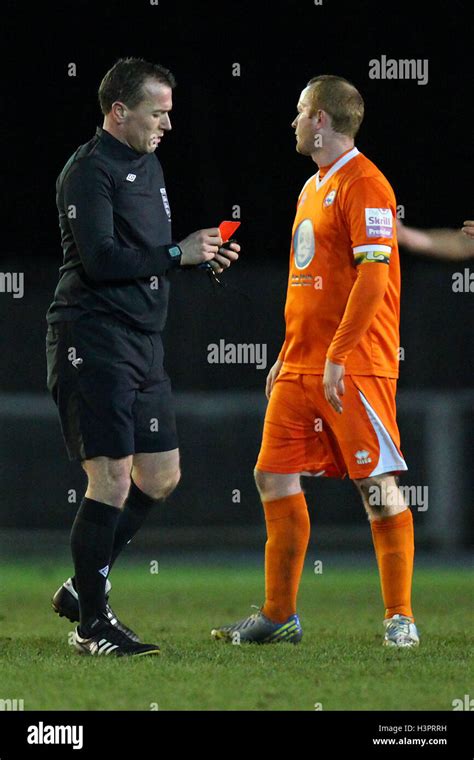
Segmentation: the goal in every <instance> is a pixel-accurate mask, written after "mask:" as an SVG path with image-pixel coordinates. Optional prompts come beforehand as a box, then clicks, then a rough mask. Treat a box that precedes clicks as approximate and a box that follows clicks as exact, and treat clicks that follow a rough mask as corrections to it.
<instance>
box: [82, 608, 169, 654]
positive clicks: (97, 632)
mask: <svg viewBox="0 0 474 760" xmlns="http://www.w3.org/2000/svg"><path fill="white" fill-rule="evenodd" d="M72 645H73V646H74V647H75V649H77V651H78V652H80V654H88V655H92V656H96V657H100V656H102V655H113V656H114V657H145V656H148V655H152V654H160V647H159V646H158V645H157V644H142V643H140V642H137V641H133V640H132V639H131V638H130V637H129V636H127V635H126V634H125V633H123V631H120V630H119V629H118V628H117V627H116V626H115V625H112V623H111V622H110V621H109V619H108V617H107V615H106V614H105V613H102V614H101V615H99V616H98V617H97V618H96V619H95V620H94V622H93V623H92V625H90V626H89V630H88V631H87V635H84V636H82V635H81V634H80V633H79V626H77V628H76V630H75V631H74V636H73V640H72Z"/></svg>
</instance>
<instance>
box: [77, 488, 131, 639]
mask: <svg viewBox="0 0 474 760" xmlns="http://www.w3.org/2000/svg"><path fill="white" fill-rule="evenodd" d="M121 514H122V513H121V510H120V509H118V508H117V507H112V506H110V505H109V504H103V503H102V502H100V501H95V500H94V499H88V498H87V497H86V496H84V498H83V500H82V502H81V506H80V507H79V510H78V512H77V515H76V519H75V520H74V523H73V526H72V530H71V552H72V558H73V560H74V569H75V577H74V581H75V584H74V585H75V587H76V590H77V593H78V595H79V611H80V618H81V624H80V628H79V632H80V634H81V635H87V626H88V623H90V622H93V620H94V619H95V618H96V617H97V615H98V614H99V613H100V612H103V611H104V610H105V607H106V601H105V581H106V579H107V575H108V572H109V565H110V557H111V555H112V549H113V546H114V537H115V531H116V528H117V524H118V522H119V519H120V516H121Z"/></svg>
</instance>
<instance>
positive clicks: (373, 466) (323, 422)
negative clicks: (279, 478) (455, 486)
mask: <svg viewBox="0 0 474 760" xmlns="http://www.w3.org/2000/svg"><path fill="white" fill-rule="evenodd" d="M322 380H323V378H322V375H299V374H296V373H294V372H287V371H285V370H282V371H281V372H280V374H279V375H278V377H277V379H276V382H275V384H274V386H273V390H272V393H271V396H270V401H269V402H268V407H267V412H266V415H265V424H264V428H263V439H262V445H261V449H260V454H259V456H258V460H257V469H258V470H262V471H263V472H281V473H296V472H299V473H302V474H305V475H324V476H326V477H332V478H344V477H345V476H346V475H349V477H350V478H352V479H354V478H367V477H369V476H373V475H380V474H382V473H385V472H401V471H402V470H407V469H408V468H407V465H406V462H405V460H404V458H403V455H402V453H401V451H400V433H399V432H398V426H397V421H396V405H395V393H396V388H397V380H395V379H392V378H388V377H372V376H368V377H365V376H360V375H359V376H355V375H346V376H345V377H344V385H345V394H344V396H343V397H342V405H343V412H342V414H338V413H337V412H336V411H335V410H334V409H333V408H332V406H330V404H329V403H328V402H327V401H326V399H325V397H324V389H323V382H322Z"/></svg>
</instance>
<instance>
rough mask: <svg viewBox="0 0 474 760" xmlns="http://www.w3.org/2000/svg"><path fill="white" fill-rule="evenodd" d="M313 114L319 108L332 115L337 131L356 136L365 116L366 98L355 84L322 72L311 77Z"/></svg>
mask: <svg viewBox="0 0 474 760" xmlns="http://www.w3.org/2000/svg"><path fill="white" fill-rule="evenodd" d="M307 86H308V87H309V88H310V92H309V100H310V103H311V114H312V115H313V114H314V113H315V112H316V111H317V110H318V109H319V108H320V109H322V110H323V111H326V113H328V114H329V116H330V117H331V122H332V128H333V129H334V131H335V132H339V133H340V134H343V135H347V136H348V137H352V138H354V137H355V136H356V134H357V132H358V131H359V128H360V125H361V124H362V120H363V118H364V100H363V98H362V95H361V94H360V92H359V91H358V90H357V88H356V87H354V85H353V84H352V83H351V82H349V81H348V80H347V79H344V78H343V77H338V76H335V75H333V74H322V75H321V76H319V77H313V79H310V81H309V82H308V85H307Z"/></svg>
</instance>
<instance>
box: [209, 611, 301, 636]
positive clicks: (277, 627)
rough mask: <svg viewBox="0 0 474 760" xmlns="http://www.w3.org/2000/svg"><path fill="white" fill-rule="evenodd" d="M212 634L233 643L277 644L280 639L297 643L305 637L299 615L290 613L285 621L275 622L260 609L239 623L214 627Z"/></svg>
mask: <svg viewBox="0 0 474 760" xmlns="http://www.w3.org/2000/svg"><path fill="white" fill-rule="evenodd" d="M211 636H212V638H213V639H222V640H224V641H229V642H230V643H231V644H240V643H244V642H248V643H252V642H254V643H256V644H277V643H278V642H280V641H286V642H288V643H289V644H297V643H298V642H299V641H301V639H302V637H303V629H302V628H301V625H300V621H299V618H298V615H290V617H289V618H288V620H285V622H284V623H274V622H273V620H269V618H267V617H266V616H265V615H264V614H263V612H262V611H261V610H259V611H258V612H254V613H253V614H252V615H249V616H248V617H246V618H244V619H243V620H239V621H238V622H237V623H232V624H231V625H223V626H221V627H220V628H213V630H212V631H211Z"/></svg>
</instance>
